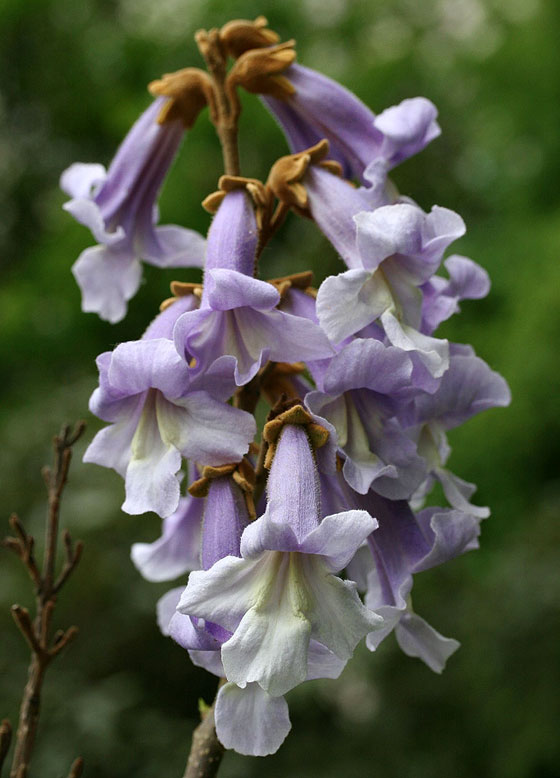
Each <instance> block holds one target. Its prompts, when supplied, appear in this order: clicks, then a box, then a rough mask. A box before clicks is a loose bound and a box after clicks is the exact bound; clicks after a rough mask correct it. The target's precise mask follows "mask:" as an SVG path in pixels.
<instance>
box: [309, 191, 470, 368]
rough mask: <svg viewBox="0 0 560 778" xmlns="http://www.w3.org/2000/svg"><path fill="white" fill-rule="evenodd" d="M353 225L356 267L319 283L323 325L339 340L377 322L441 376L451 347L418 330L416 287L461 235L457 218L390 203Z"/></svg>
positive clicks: (437, 209)
mask: <svg viewBox="0 0 560 778" xmlns="http://www.w3.org/2000/svg"><path fill="white" fill-rule="evenodd" d="M354 222H355V224H356V242H355V247H354V267H353V268H352V269H350V270H347V271H346V272H345V273H341V274H340V275H338V276H330V277H329V278H327V279H326V280H325V281H324V282H323V283H322V285H321V287H320V289H319V293H318V296H317V315H318V317H319V321H320V323H321V326H322V327H323V329H324V330H325V332H326V333H327V334H328V336H329V338H330V339H331V340H332V341H334V342H340V341H341V340H343V339H344V338H346V337H348V336H349V335H352V334H353V333H355V332H358V331H359V330H361V329H363V328H364V327H366V326H367V325H368V324H370V323H371V322H373V321H375V320H377V319H378V320H379V322H380V323H381V325H382V326H383V329H384V332H385V334H386V336H387V338H388V340H389V342H390V343H391V344H392V345H393V346H397V347H398V348H400V349H403V350H405V351H410V352H415V353H416V354H417V356H418V358H419V359H420V360H421V361H422V362H423V363H424V365H425V367H426V369H427V370H428V372H429V373H430V375H432V376H433V377H434V378H440V377H441V376H442V375H443V373H444V372H445V370H447V367H448V365H449V347H448V343H447V341H446V340H439V339H436V338H432V337H430V336H428V335H425V334H423V333H422V332H420V326H421V321H422V292H421V289H420V287H421V286H422V284H424V283H425V282H426V281H428V280H429V279H430V278H431V277H432V276H433V274H434V273H435V271H436V270H437V268H438V267H439V265H440V262H441V260H442V256H443V253H444V251H445V249H446V248H447V246H448V245H449V244H450V243H452V242H453V241H454V240H456V239H457V238H459V237H460V236H461V235H463V233H464V232H465V225H464V222H463V220H462V219H461V217H460V216H458V215H457V214H456V213H454V212H453V211H449V210H448V209H446V208H440V207H438V206H434V207H433V208H432V211H431V213H429V214H426V213H424V212H423V211H422V210H421V209H420V208H418V207H417V206H415V205H411V204H408V203H396V204H393V205H388V206H383V207H380V208H377V209H376V210H374V211H370V212H361V213H358V214H357V215H356V216H354ZM358 262H359V265H360V266H358Z"/></svg>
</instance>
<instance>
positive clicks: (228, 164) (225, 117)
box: [195, 29, 241, 176]
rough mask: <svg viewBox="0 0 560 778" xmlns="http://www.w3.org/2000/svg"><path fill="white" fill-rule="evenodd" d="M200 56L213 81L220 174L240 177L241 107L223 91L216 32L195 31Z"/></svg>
mask: <svg viewBox="0 0 560 778" xmlns="http://www.w3.org/2000/svg"><path fill="white" fill-rule="evenodd" d="M195 40H196V42H197V44H198V48H199V50H200V53H201V54H202V56H203V57H204V60H205V62H206V65H207V67H208V71H209V73H210V75H211V76H212V78H213V80H214V89H215V97H216V113H217V115H216V116H215V117H213V121H214V124H215V127H216V132H217V133H218V138H219V139H220V144H221V146H222V155H223V158H224V172H225V174H226V175H228V176H238V175H240V166H239V145H238V141H237V121H238V119H239V113H240V110H241V106H240V104H239V101H238V99H237V96H236V94H235V92H234V91H232V90H228V89H227V84H226V81H227V56H226V54H225V52H224V49H223V45H222V42H221V40H220V31H219V30H217V29H212V30H209V31H208V32H207V31H206V30H199V31H198V32H197V33H196V35H195Z"/></svg>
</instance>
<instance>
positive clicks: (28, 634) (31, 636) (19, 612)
mask: <svg viewBox="0 0 560 778" xmlns="http://www.w3.org/2000/svg"><path fill="white" fill-rule="evenodd" d="M11 611H12V616H13V619H14V621H15V623H16V624H17V626H18V628H19V631H20V632H21V634H22V635H23V637H24V638H25V640H26V641H27V643H28V645H29V648H30V649H31V651H32V652H33V653H34V654H37V655H38V656H42V655H43V654H44V650H43V647H42V646H41V644H40V643H39V641H38V639H37V635H36V634H35V630H34V629H33V623H32V621H31V616H30V615H29V611H28V610H27V608H22V607H21V605H12V608H11Z"/></svg>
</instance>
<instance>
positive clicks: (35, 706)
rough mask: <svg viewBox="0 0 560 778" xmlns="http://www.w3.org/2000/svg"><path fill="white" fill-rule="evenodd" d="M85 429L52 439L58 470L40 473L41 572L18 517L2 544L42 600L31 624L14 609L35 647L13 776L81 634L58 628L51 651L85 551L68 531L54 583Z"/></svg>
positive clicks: (24, 769)
mask: <svg viewBox="0 0 560 778" xmlns="http://www.w3.org/2000/svg"><path fill="white" fill-rule="evenodd" d="M84 429H85V423H84V422H78V423H77V424H76V425H75V426H74V428H73V429H71V428H70V427H69V426H68V425H66V426H64V427H63V428H62V430H61V432H60V434H59V435H57V436H55V437H54V439H53V448H54V465H53V467H48V466H47V467H44V468H43V469H42V470H41V473H42V476H43V480H44V481H45V485H46V487H47V494H48V511H47V519H46V527H45V552H44V556H43V569H42V572H41V571H40V570H39V567H38V566H37V564H36V562H35V558H34V556H33V548H34V539H33V537H32V536H31V535H28V533H27V532H26V530H25V527H24V526H23V524H22V522H21V521H20V519H19V518H18V517H17V516H16V515H15V514H14V515H13V516H12V517H11V519H10V526H11V528H12V530H13V532H14V534H15V537H8V538H5V539H4V540H3V541H2V542H1V545H2V546H4V547H5V548H8V549H10V550H11V551H14V552H15V553H16V554H17V555H18V556H19V557H20V559H21V560H22V562H23V563H24V565H25V567H26V568H27V570H28V572H29V575H30V576H31V578H32V580H33V582H34V584H35V590H36V601H37V611H36V615H35V619H34V620H32V618H31V616H30V615H29V611H28V610H27V609H26V608H22V607H21V606H20V605H14V606H13V607H12V616H13V618H14V620H15V622H16V624H17V626H18V628H19V630H20V632H21V633H22V635H23V636H24V638H25V640H26V641H27V643H28V645H29V647H30V649H31V661H30V664H29V670H28V679H27V684H26V686H25V689H24V692H23V697H22V702H21V708H20V714H19V722H18V728H17V734H16V738H15V748H14V756H13V760H12V768H11V772H10V778H27V774H28V769H29V763H30V760H31V754H32V751H33V745H34V742H35V735H36V732H37V726H38V723H39V712H40V706H41V692H42V687H43V680H44V675H45V671H46V669H47V667H48V665H49V663H50V662H51V660H52V659H53V658H54V657H55V656H58V654H59V653H60V652H61V651H62V650H63V649H64V648H65V647H66V646H67V645H68V644H69V643H70V642H71V641H72V640H73V639H74V638H75V636H76V635H77V633H78V628H77V627H70V628H69V629H67V630H66V631H62V630H58V632H57V633H56V634H55V635H54V638H53V641H52V644H50V647H49V643H50V640H49V632H50V626H51V621H52V616H53V611H54V608H55V604H56V596H57V593H58V591H59V590H60V589H61V587H62V586H63V585H64V583H65V582H66V581H67V580H68V578H69V576H70V575H71V573H72V571H73V570H74V569H75V567H76V565H77V564H78V562H79V560H80V556H81V554H82V549H83V544H82V543H81V542H78V543H76V544H75V545H74V544H73V543H72V539H71V537H70V534H69V532H68V531H65V532H64V534H63V545H64V551H65V563H64V565H63V567H62V570H61V571H60V573H59V575H58V577H57V578H56V579H55V577H54V573H55V566H56V551H57V545H58V536H59V531H58V528H59V513H60V500H61V496H62V492H63V490H64V486H65V484H66V480H67V478H68V469H69V467H70V461H71V458H72V450H71V447H72V446H73V445H74V443H75V442H76V441H77V440H78V438H79V437H80V436H81V435H82V433H83V431H84ZM8 727H9V725H8ZM10 737H11V730H10V729H8V728H6V726H4V725H2V727H1V728H0V756H1V758H2V760H3V759H4V758H5V752H7V749H8V747H9V740H10ZM0 766H1V761H0ZM82 769H83V761H82V759H81V758H80V759H76V760H75V761H74V763H73V765H72V768H71V771H70V774H69V778H79V776H80V775H81V774H82Z"/></svg>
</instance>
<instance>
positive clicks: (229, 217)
mask: <svg viewBox="0 0 560 778" xmlns="http://www.w3.org/2000/svg"><path fill="white" fill-rule="evenodd" d="M257 238H258V231H257V223H256V216H255V211H254V208H253V205H252V202H251V199H250V197H249V196H248V194H247V193H246V192H245V191H244V189H234V190H233V191H230V192H228V193H227V194H226V195H225V197H224V198H223V200H222V202H221V204H220V206H219V208H218V211H217V214H216V216H215V217H214V221H213V222H212V226H211V228H210V232H209V234H208V252H207V261H206V268H205V275H204V292H203V295H202V302H201V306H200V308H199V309H198V310H196V311H190V312H187V313H185V314H183V315H182V316H181V317H180V318H179V319H178V321H177V324H176V326H175V331H174V338H175V344H176V347H177V350H178V352H179V353H180V354H189V355H190V357H192V358H194V364H193V366H192V370H193V373H194V374H198V373H199V372H201V371H202V372H203V371H205V370H207V369H208V368H209V367H210V365H212V364H213V363H215V362H216V361H217V360H220V359H221V358H223V357H224V355H231V356H233V357H234V358H235V380H236V383H237V384H238V385H242V384H245V383H247V382H248V381H250V380H251V378H252V377H253V376H254V375H255V374H256V373H257V371H258V370H259V368H260V367H261V366H262V365H264V364H265V363H266V361H267V360H272V361H275V362H295V361H298V360H306V359H322V358H324V357H327V356H330V355H331V354H332V347H331V346H330V344H329V342H328V339H327V338H326V336H325V334H324V333H323V332H322V331H321V329H320V328H319V327H318V326H317V325H316V324H314V323H313V322H311V321H309V320H308V319H305V318H302V317H298V316H294V315H291V314H288V313H285V312H283V311H280V310H278V309H277V308H276V306H277V305H278V303H279V302H280V294H279V293H278V291H277V289H275V288H274V286H272V285H271V284H268V283H266V282H265V281H259V280H258V279H256V278H253V268H254V263H255V256H256V248H257Z"/></svg>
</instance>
